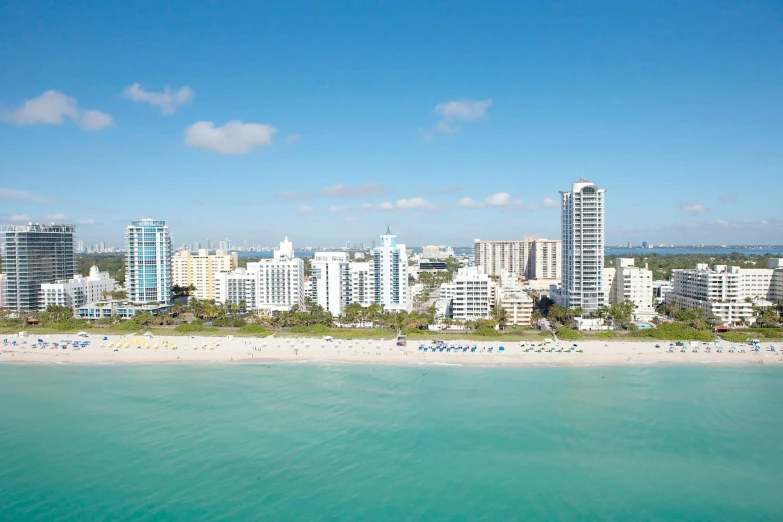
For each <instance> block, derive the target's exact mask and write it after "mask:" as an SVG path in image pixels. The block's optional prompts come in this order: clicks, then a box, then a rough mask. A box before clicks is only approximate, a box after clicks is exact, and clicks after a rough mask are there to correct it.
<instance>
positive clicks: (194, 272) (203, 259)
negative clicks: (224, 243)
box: [171, 249, 237, 299]
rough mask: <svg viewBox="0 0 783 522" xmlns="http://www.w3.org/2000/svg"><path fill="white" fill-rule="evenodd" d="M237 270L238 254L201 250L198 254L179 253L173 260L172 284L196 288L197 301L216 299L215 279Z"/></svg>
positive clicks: (194, 294) (194, 295)
mask: <svg viewBox="0 0 783 522" xmlns="http://www.w3.org/2000/svg"><path fill="white" fill-rule="evenodd" d="M236 268H237V253H236V252H231V253H229V252H226V251H224V250H215V253H214V254H210V253H209V251H208V250H205V249H200V250H199V251H198V253H196V254H192V253H190V252H184V251H183V252H177V253H176V254H175V255H174V256H172V258H171V269H172V276H173V277H172V284H173V285H177V286H184V287H187V286H189V285H193V286H195V287H196V291H195V293H193V294H192V296H193V297H195V298H196V299H215V277H216V276H217V275H218V274H219V273H220V272H231V271H232V270H236Z"/></svg>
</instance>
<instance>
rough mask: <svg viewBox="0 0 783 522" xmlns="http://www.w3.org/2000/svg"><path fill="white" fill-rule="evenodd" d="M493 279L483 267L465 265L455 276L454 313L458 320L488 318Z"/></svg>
mask: <svg viewBox="0 0 783 522" xmlns="http://www.w3.org/2000/svg"><path fill="white" fill-rule="evenodd" d="M491 286H492V280H491V279H490V278H489V276H488V275H487V274H485V273H484V269H483V268H481V267H477V266H475V267H465V268H460V269H459V270H457V273H456V274H455V276H454V287H455V291H454V298H453V300H452V314H453V316H454V319H456V320H458V321H472V320H476V319H486V318H488V317H489V315H490V304H491V300H490V299H491V295H490V294H491V292H490V287H491Z"/></svg>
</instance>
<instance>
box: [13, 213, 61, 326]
mask: <svg viewBox="0 0 783 522" xmlns="http://www.w3.org/2000/svg"><path fill="white" fill-rule="evenodd" d="M75 233H76V227H75V226H73V225H56V224H51V225H39V224H37V223H35V224H34V223H30V224H29V225H24V226H15V225H2V226H0V238H1V239H2V249H0V250H2V256H0V260H2V266H3V270H4V271H5V279H6V281H5V286H6V290H5V296H4V301H5V304H4V306H5V307H6V308H9V309H11V310H13V311H22V310H24V311H36V310H38V309H39V308H40V295H41V285H42V284H46V283H52V282H54V281H57V280H64V279H69V278H71V277H73V276H74V274H75V273H76V264H75V261H74V251H73V248H74V234H75Z"/></svg>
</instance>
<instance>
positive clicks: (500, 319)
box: [494, 306, 508, 330]
mask: <svg viewBox="0 0 783 522" xmlns="http://www.w3.org/2000/svg"><path fill="white" fill-rule="evenodd" d="M494 316H495V320H496V321H497V323H498V327H499V328H500V329H501V330H505V329H506V322H507V321H508V310H506V309H505V308H502V307H500V306H496V307H495V311H494Z"/></svg>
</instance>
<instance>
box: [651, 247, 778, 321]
mask: <svg viewBox="0 0 783 522" xmlns="http://www.w3.org/2000/svg"><path fill="white" fill-rule="evenodd" d="M767 263H768V264H767V266H768V268H740V267H738V266H726V265H715V267H713V268H712V269H710V268H709V266H708V265H707V264H706V263H699V264H697V265H696V268H695V269H688V270H674V271H673V272H672V284H673V287H674V289H673V291H672V292H671V293H669V294H667V296H666V303H667V304H670V305H675V306H679V307H681V308H690V309H695V308H700V309H702V310H704V312H705V314H706V315H707V316H710V315H714V316H716V317H718V318H719V319H720V320H721V321H723V322H724V323H726V324H738V323H740V322H745V323H752V322H753V321H754V317H753V304H752V303H749V302H747V301H746V299H747V298H750V299H751V300H754V301H773V302H774V301H778V300H781V299H783V259H770V260H768V262H767Z"/></svg>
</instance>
